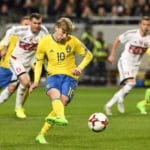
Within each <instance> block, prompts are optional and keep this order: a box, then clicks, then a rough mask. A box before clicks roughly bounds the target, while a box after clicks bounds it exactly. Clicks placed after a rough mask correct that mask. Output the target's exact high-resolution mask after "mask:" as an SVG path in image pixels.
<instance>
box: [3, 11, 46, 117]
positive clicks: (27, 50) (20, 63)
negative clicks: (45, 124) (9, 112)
mask: <svg viewBox="0 0 150 150" xmlns="http://www.w3.org/2000/svg"><path fill="white" fill-rule="evenodd" d="M30 21H31V22H30V25H29V26H15V27H12V28H11V29H9V30H8V31H7V32H6V35H5V39H4V41H3V42H4V49H3V51H2V52H1V55H5V54H6V52H7V46H8V42H9V38H10V36H11V35H17V37H18V42H17V44H16V47H15V48H14V50H13V52H12V54H11V57H10V60H9V63H10V69H11V71H12V73H13V75H12V79H11V80H14V81H15V80H19V82H20V84H19V87H18V89H17V95H16V109H15V111H16V115H17V117H19V118H25V117H26V115H25V113H24V110H23V108H22V103H23V95H24V93H25V90H26V89H28V87H29V85H30V77H29V70H30V69H31V66H32V64H33V63H34V62H35V52H36V48H37V45H38V41H39V40H40V39H41V38H42V37H43V36H44V35H46V34H48V30H47V29H46V28H45V27H44V26H43V25H41V24H42V17H41V15H40V14H38V13H32V14H31V15H30ZM5 92H6V91H5ZM6 93H7V92H6Z"/></svg>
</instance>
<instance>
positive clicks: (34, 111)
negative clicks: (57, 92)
mask: <svg viewBox="0 0 150 150" xmlns="http://www.w3.org/2000/svg"><path fill="white" fill-rule="evenodd" d="M116 90H117V88H116V87H81V86H79V87H78V88H77V90H76V93H75V96H74V98H73V100H72V102H71V103H70V104H69V105H68V106H67V107H66V108H65V114H66V118H67V119H68V121H69V125H68V126H66V127H58V126H55V127H54V128H52V129H51V130H49V132H48V133H47V135H46V139H47V141H48V142H49V144H48V145H40V144H38V143H36V142H35V137H36V135H37V134H38V132H39V131H40V129H41V127H42V125H43V123H44V118H45V117H46V116H47V114H48V113H49V112H50V110H51V103H50V100H49V99H48V97H47V96H46V95H45V90H44V87H40V88H38V89H36V90H35V91H33V93H32V94H31V95H30V96H29V98H28V100H27V102H26V104H25V110H26V111H25V112H26V114H27V116H28V117H27V118H26V119H23V120H20V119H18V118H16V116H15V113H14V105H15V94H14V95H13V96H12V97H11V98H10V99H9V101H8V102H6V103H4V104H2V105H0V150H149V149H150V108H149V107H148V109H147V110H148V112H149V113H148V115H141V114H140V113H139V112H138V110H137V109H136V107H135V105H136V103H137V102H138V101H139V100H141V99H142V98H143V97H144V92H145V88H134V89H133V90H132V92H131V93H130V94H129V95H128V96H127V97H126V101H125V108H126V113H125V114H119V113H118V112H117V108H116V105H115V106H114V107H113V109H112V111H113V114H114V115H113V116H111V117H108V119H109V124H108V127H107V128H106V130H104V131H103V132H100V133H95V132H93V131H91V130H90V129H89V128H88V125H87V120H88V118H89V116H90V115H91V114H92V113H94V112H103V113H104V108H103V107H104V104H105V103H106V102H107V101H108V100H109V98H111V97H112V95H113V94H114V92H116Z"/></svg>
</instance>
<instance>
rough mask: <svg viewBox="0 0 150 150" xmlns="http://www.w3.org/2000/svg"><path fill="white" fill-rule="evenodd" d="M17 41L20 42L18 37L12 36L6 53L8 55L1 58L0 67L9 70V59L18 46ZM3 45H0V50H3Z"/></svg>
mask: <svg viewBox="0 0 150 150" xmlns="http://www.w3.org/2000/svg"><path fill="white" fill-rule="evenodd" d="M17 40H18V37H17V36H15V35H12V36H11V37H10V40H9V45H8V49H7V53H6V55H5V56H4V57H2V58H1V61H0V67H3V68H9V58H10V56H11V53H12V51H13V49H14V48H15V46H16V43H17ZM2 43H3V42H1V44H0V50H2V48H3V44H2Z"/></svg>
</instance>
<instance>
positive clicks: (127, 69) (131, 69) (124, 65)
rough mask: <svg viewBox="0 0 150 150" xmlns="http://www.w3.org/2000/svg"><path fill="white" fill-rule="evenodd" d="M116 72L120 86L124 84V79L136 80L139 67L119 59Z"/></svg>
mask: <svg viewBox="0 0 150 150" xmlns="http://www.w3.org/2000/svg"><path fill="white" fill-rule="evenodd" d="M118 70H119V75H120V84H122V83H124V81H126V79H132V78H134V79H135V78H136V75H137V73H138V71H139V65H136V66H134V65H131V64H129V63H128V62H127V61H126V62H124V61H123V60H121V59H119V61H118Z"/></svg>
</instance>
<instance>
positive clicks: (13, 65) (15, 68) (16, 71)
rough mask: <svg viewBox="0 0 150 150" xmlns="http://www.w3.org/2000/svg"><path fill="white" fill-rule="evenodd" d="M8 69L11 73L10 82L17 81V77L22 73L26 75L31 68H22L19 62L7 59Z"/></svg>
mask: <svg viewBox="0 0 150 150" xmlns="http://www.w3.org/2000/svg"><path fill="white" fill-rule="evenodd" d="M9 64H10V69H11V71H12V73H13V75H12V79H11V81H15V80H17V79H18V76H20V75H21V74H24V73H28V72H29V70H30V68H31V67H24V66H23V65H22V63H21V62H20V61H18V60H17V59H15V58H12V57H10V59H9Z"/></svg>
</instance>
